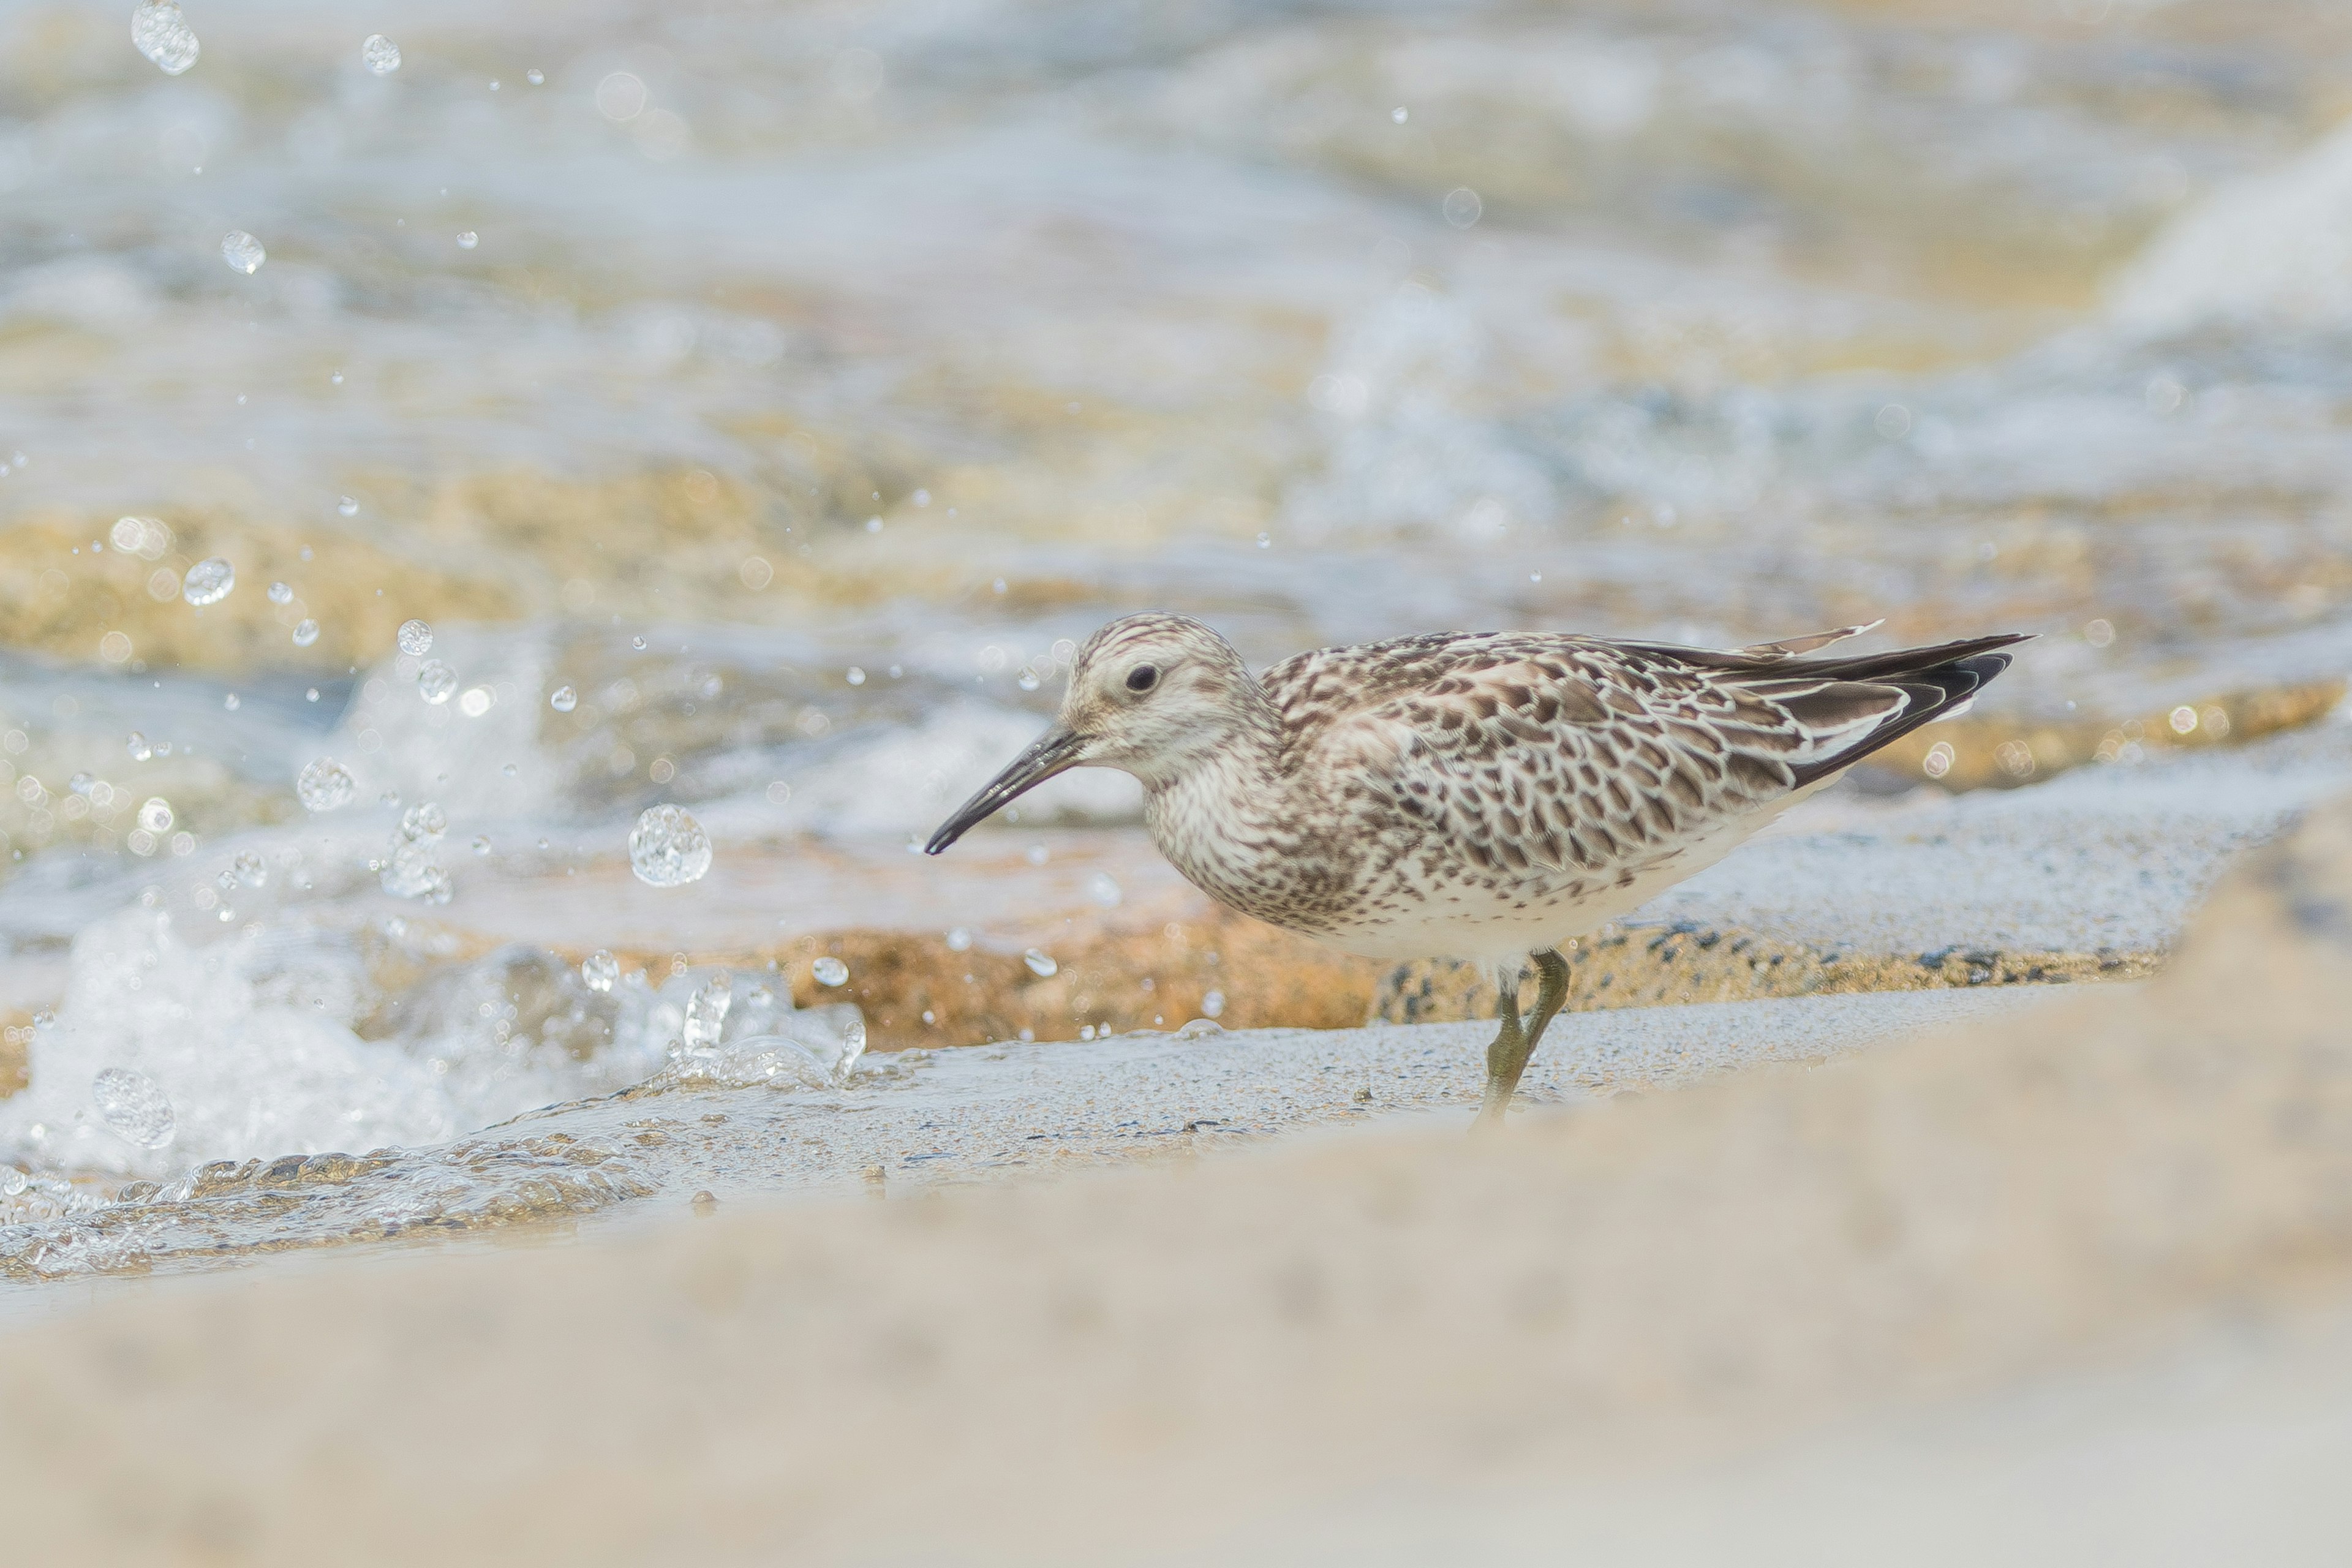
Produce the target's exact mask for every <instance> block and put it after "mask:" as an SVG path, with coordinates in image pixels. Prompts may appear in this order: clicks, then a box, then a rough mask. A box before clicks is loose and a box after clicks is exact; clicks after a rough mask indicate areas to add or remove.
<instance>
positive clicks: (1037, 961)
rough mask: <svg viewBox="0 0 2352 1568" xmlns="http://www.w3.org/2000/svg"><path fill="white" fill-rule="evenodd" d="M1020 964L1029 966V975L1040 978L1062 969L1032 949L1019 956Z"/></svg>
mask: <svg viewBox="0 0 2352 1568" xmlns="http://www.w3.org/2000/svg"><path fill="white" fill-rule="evenodd" d="M1021 962H1022V963H1025V964H1027V965H1028V966H1029V973H1032V974H1034V975H1038V976H1041V977H1042V976H1045V975H1048V974H1051V973H1054V972H1055V971H1056V970H1058V969H1060V968H1061V967H1062V966H1061V965H1060V964H1058V963H1055V962H1054V961H1053V960H1052V959H1050V958H1048V957H1046V956H1045V954H1044V953H1042V952H1038V951H1037V950H1036V949H1035V948H1034V947H1033V948H1031V949H1030V950H1029V951H1028V952H1024V953H1023V954H1022V955H1021Z"/></svg>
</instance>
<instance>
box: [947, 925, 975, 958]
mask: <svg viewBox="0 0 2352 1568" xmlns="http://www.w3.org/2000/svg"><path fill="white" fill-rule="evenodd" d="M948 951H949V952H970V951H971V930H970V929H969V928H967V927H964V926H958V927H956V928H955V929H954V930H953V931H950V932H948Z"/></svg>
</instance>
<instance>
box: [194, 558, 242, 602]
mask: <svg viewBox="0 0 2352 1568" xmlns="http://www.w3.org/2000/svg"><path fill="white" fill-rule="evenodd" d="M234 587H236V567H234V566H231V565H230V564H229V563H227V562H226V561H224V560H222V559H221V558H220V557H219V556H217V555H215V556H214V557H212V558H211V559H210V560H208V561H199V562H197V563H195V564H194V566H191V567H189V568H188V575H187V577H186V578H185V579H184V581H182V583H181V584H180V597H182V598H184V599H185V600H187V601H188V603H190V604H191V605H217V604H219V603H220V602H221V601H222V600H223V599H226V598H227V597H228V595H229V590H230V589H232V588H234Z"/></svg>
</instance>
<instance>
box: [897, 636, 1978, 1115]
mask: <svg viewBox="0 0 2352 1568" xmlns="http://www.w3.org/2000/svg"><path fill="white" fill-rule="evenodd" d="M1866 629H1868V628H1865V627H1853V626H1849V627H1844V628H1842V629H1840V630H1838V631H1835V632H1827V633H1822V634H1820V635H1818V636H1815V637H1801V638H1796V639H1792V640H1790V641H1788V642H1782V643H1770V644H1764V645H1760V646H1759V647H1749V648H1744V649H1741V650H1739V651H1738V652H1716V651H1712V650H1708V649H1703V648H1687V647H1670V646H1667V645H1664V644H1659V643H1642V642H1612V641H1608V640H1604V639H1601V638H1598V637H1576V636H1570V635H1566V634H1555V633H1542V632H1439V633H1433V634H1431V635H1428V636H1424V637H1399V638H1396V639H1394V640H1392V641H1389V642H1379V643H1368V644H1365V645H1362V646H1360V647H1339V648H1323V649H1319V650H1318V651H1316V652H1312V653H1303V654H1299V655H1297V657H1295V658H1288V659H1286V660H1284V661H1283V662H1282V663H1280V664H1277V665H1276V666H1275V667H1274V668H1271V669H1269V670H1267V671H1266V672H1265V675H1264V676H1263V677H1260V678H1255V679H1254V678H1252V677H1251V676H1250V674H1249V672H1248V670H1247V668H1246V667H1244V665H1243V663H1242V660H1241V658H1240V656H1239V655H1238V654H1236V653H1235V652H1234V649H1233V647H1232V646H1231V645H1230V644H1228V643H1227V642H1226V641H1225V640H1224V639H1223V637H1219V636H1218V635H1217V634H1216V633H1215V632H1214V631H1213V630H1211V629H1210V628H1209V627H1208V626H1203V625H1202V623H1200V622H1198V621H1195V620H1192V619H1191V618H1189V617H1187V616H1172V615H1141V616H1127V617H1126V618H1124V619H1121V620H1118V621H1114V622H1112V623H1111V624H1110V625H1108V626H1105V627H1103V628H1102V629H1101V630H1100V631H1098V632H1097V633H1096V634H1095V635H1094V637H1091V638H1089V639H1088V640H1087V644H1086V646H1085V647H1082V648H1080V649H1079V650H1078V653H1077V656H1076V659H1075V660H1074V662H1073V665H1072V668H1071V672H1070V686H1069V690H1068V693H1067V694H1066V697H1065V698H1064V700H1063V705H1062V712H1061V717H1060V721H1059V722H1058V723H1057V724H1056V725H1055V729H1054V730H1053V731H1049V732H1048V734H1047V735H1046V736H1045V738H1044V739H1042V740H1040V741H1039V742H1037V744H1036V745H1034V746H1033V747H1031V748H1030V750H1029V752H1025V753H1024V755H1023V756H1022V757H1021V758H1020V759H1018V760H1016V761H1015V763H1013V765H1012V766H1011V767H1009V768H1007V769H1006V770H1005V772H1004V773H1003V774H1001V775H1000V776H999V778H998V779H997V780H996V782H995V783H993V784H991V785H990V786H989V787H988V788H987V789H984V790H982V792H981V793H980V795H976V796H974V797H973V799H972V800H971V802H970V803H969V804H968V805H966V806H965V807H964V808H963V810H961V811H960V812H959V813H957V815H956V816H954V817H952V818H950V820H949V822H948V823H947V825H946V826H943V827H942V828H941V829H940V832H939V834H938V835H937V836H936V837H934V838H933V839H932V841H931V844H930V848H931V850H932V852H933V853H937V852H938V851H940V849H943V848H945V847H947V845H948V844H950V843H952V842H953V841H954V839H955V838H956V837H957V836H958V835H960V834H961V832H962V831H963V830H964V829H965V828H967V827H969V826H971V824H972V823H974V822H977V821H978V820H980V819H981V818H982V817H983V816H987V815H988V814H989V813H990V812H992V811H993V810H995V809H996V808H997V807H998V806H1000V805H1003V804H1004V803H1005V802H1006V801H1007V800H1010V799H1011V798H1012V797H1013V795H1018V794H1019V793H1020V792H1021V791H1022V790H1024V789H1026V788H1028V787H1029V786H1030V785H1031V784H1035V783H1037V782H1038V781H1039V780H1041V779H1044V778H1045V777H1049V776H1051V775H1052V774H1053V773H1058V772H1060V771H1062V769H1064V768H1066V767H1073V766H1082V765H1087V764H1090V763H1091V764H1098V765H1104V766H1110V767H1117V768H1122V769H1124V770H1126V771H1127V772H1129V773H1133V774H1135V775H1136V777H1137V778H1139V779H1140V780H1141V781H1142V783H1143V785H1144V799H1145V807H1144V811H1145V820H1146V822H1147V823H1148V824H1149V825H1150V829H1151V836H1152V838H1153V840H1154V841H1155V842H1156V843H1157V844H1158V845H1159V846H1160V850H1161V852H1162V853H1164V854H1165V855H1166V856H1167V857H1168V858H1169V859H1170V861H1171V862H1172V863H1173V864H1174V865H1175V866H1176V868H1178V869H1179V870H1181V871H1182V872H1183V873H1184V875H1185V876H1186V877H1187V878H1189V879H1191V880H1192V882H1193V883H1194V884H1195V885H1196V886H1198V887H1199V888H1201V889H1202V890H1203V891H1205V892H1207V893H1209V894H1210V895H1211V896H1212V897H1213V898H1215V899H1217V900H1220V901H1221V902H1223V903H1225V904H1228V905H1230V906H1232V907H1233V908H1234V909H1237V910H1242V911H1243V912H1244V913H1246V914H1251V915H1255V916H1257V917H1258V918H1260V919H1262V920H1265V921H1270V922H1272V923H1273V924H1275V925H1278V926H1282V927H1284V928H1286V929H1287V930H1290V931H1300V932H1303V933H1305V934H1306V935H1308V936H1311V937H1314V938H1316V939H1317V940H1318V941H1320V942H1326V943H1328V944H1329V945H1331V946H1333V947H1336V948H1339V949H1340V950H1341V951H1343V952H1354V953H1361V954H1364V955H1366V956H1370V957H1375V958H1399V959H1402V958H1419V957H1458V958H1468V959H1475V960H1479V961H1482V962H1486V963H1494V964H1496V965H1497V966H1498V967H1500V968H1502V969H1503V970H1504V971H1505V972H1506V973H1508V974H1510V975H1511V976H1513V977H1514V981H1513V987H1512V988H1513V990H1515V989H1516V976H1517V975H1518V973H1520V972H1521V971H1522V970H1523V969H1524V968H1525V967H1526V966H1527V965H1528V963H1529V961H1530V959H1529V955H1530V954H1537V955H1549V953H1550V952H1551V951H1552V950H1553V949H1555V948H1557V947H1558V946H1559V944H1560V943H1562V942H1566V941H1568V940H1569V939H1570V938H1572V937H1577V936H1580V935H1582V934H1584V933H1585V932H1587V931H1591V930H1593V929H1594V928H1595V927H1597V926H1599V925H1601V923H1603V922H1604V921H1609V920H1611V919H1612V918H1614V917H1615V916H1617V915H1620V914H1623V913H1625V912H1626V911H1627V910H1632V909H1633V908H1634V907H1636V906H1637V905H1639V904H1641V903H1643V902H1645V901H1646V900H1649V899H1650V898H1651V897H1653V896H1654V894H1655V893H1657V892H1658V891H1659V890H1660V889H1664V888H1666V887H1668V886H1671V885H1672V884H1674V883H1675V882H1678V881H1680V880H1682V879H1684V878H1685V877H1688V876H1690V875H1691V874H1693V873H1694V872H1696V871H1698V870H1700V869H1703V868H1706V866H1709V865H1711V864H1713V863H1714V862H1715V861H1717V859H1720V858H1722V857H1723V856H1724V855H1725V854H1727V853H1728V852H1729V851H1730V850H1731V849H1732V848H1734V847H1737V846H1738V844H1739V843H1740V841H1741V840H1743V839H1745V838H1746V837H1748V836H1749V835H1750V834H1752V833H1754V832H1755V831H1756V830H1757V829H1758V828H1759V827H1761V826H1764V824H1765V823H1767V822H1769V820H1771V818H1772V817H1773V816H1775V815H1777V814H1778V813H1779V812H1780V811H1781V810H1782V809H1784V808H1785V807H1787V806H1788V805H1790V803H1792V802H1793V801H1795V800H1797V799H1798V798H1800V797H1801V796H1802V795H1804V794H1805V793H1807V792H1808V791H1810V790H1811V789H1812V788H1814V787H1816V786H1818V785H1820V784H1823V783H1825V782H1827V781H1828V780H1829V779H1831V778H1832V777H1834V776H1835V775H1836V774H1837V773H1840V772H1841V771H1842V770H1843V769H1844V768H1846V767H1848V766H1850V765H1851V764H1852V763H1854V762H1855V761H1857V760H1859V759H1860V758H1862V757H1863V756H1864V755H1866V754H1868V753H1869V752H1872V751H1874V750H1876V749H1877V748H1878V747H1879V746H1882V745H1884V744H1885V743H1886V742H1889V741H1891V740H1893V739H1895V737H1896V736H1898V735H1901V734H1904V733H1906V732H1907V731H1910V730H1912V729H1914V728H1916V726H1918V725H1920V724H1923V723H1925V722H1927V721H1928V720H1930V719H1933V718H1936V717H1937V716H1938V715H1940V714H1943V713H1948V712H1949V711H1951V710H1953V709H1955V708H1956V707H1958V706H1959V705H1960V704H1962V703H1964V702H1966V701H1967V700H1969V698H1970V697H1971V696H1972V695H1973V694H1974V693H1975V691H1976V690H1977V689H1978V688H1979V686H1981V685H1982V684H1983V683H1984V682H1985V681H1987V680H1990V679H1992V678H1993V677H1994V676H1995V675H1998V674H1999V673H2000V671H2001V670H2002V669H2003V668H2007V666H2008V664H2009V658H2010V656H2009V655H2008V654H2006V653H2002V652H2000V651H1998V650H1999V649H2000V648H2002V647H2006V646H2008V645H2009V644H2011V643H2014V642H2017V641H2019V640H2021V639H2020V638H2018V637H1979V638H1975V639H1971V640H1969V641H1966V642H1957V643H1948V644H1945V645H1943V646H1941V647H1929V648H1909V649H1903V650H1900V651H1897V652H1893V653H1882V654H1868V655H1859V656H1853V657H1829V658H1808V657H1805V656H1807V655H1809V654H1812V653H1815V652H1816V651H1817V650H1819V649H1820V648H1822V647H1827V646H1829V645H1830V644H1832V643H1834V642H1837V641H1839V640H1841V639H1843V638H1845V637H1851V636H1853V635H1855V634H1856V633H1858V632H1860V631H1863V630H1866ZM1147 678H1148V679H1147ZM1557 964H1558V960H1557V959H1554V958H1549V957H1548V956H1547V957H1543V958H1541V959H1539V960H1538V968H1541V969H1543V970H1544V973H1545V975H1546V981H1547V995H1551V994H1553V993H1554V992H1555V991H1556V990H1557V989H1558V986H1556V985H1555V984H1553V982H1554V980H1555V978H1556V976H1555V973H1554V971H1555V969H1556V967H1557ZM1560 973H1563V974H1564V971H1562V972H1560ZM1554 1005H1556V1002H1555V1004H1554ZM1538 1014H1539V1015H1540V1016H1549V1015H1548V1013H1546V1012H1545V1011H1544V1008H1543V1006H1542V1005H1540V1004H1539V1005H1538ZM1516 1029H1517V1018H1516V1014H1513V1015H1512V1016H1511V1017H1510V1019H1509V1021H1508V1024H1507V1028H1506V1031H1505V1033H1506V1036H1507V1037H1509V1036H1512V1035H1513V1034H1514V1032H1515V1031H1516ZM1538 1032H1540V1026H1539V1025H1538ZM1527 1044H1528V1047H1529V1048H1531V1047H1532V1041H1531V1040H1530V1041H1528V1042H1527ZM1501 1045H1502V1042H1499V1041H1498V1047H1497V1048H1498V1050H1499V1049H1500V1048H1501ZM1515 1048H1516V1047H1515ZM1524 1058H1525V1052H1524V1051H1523V1050H1522V1051H1520V1052H1519V1060H1520V1061H1521V1062H1523V1061H1524ZM1505 1077H1506V1078H1507V1082H1503V1097H1504V1099H1505V1100H1507V1099H1508V1084H1509V1083H1511V1082H1516V1081H1517V1068H1516V1067H1513V1068H1511V1069H1510V1070H1509V1072H1508V1073H1507V1075H1505ZM1497 1081H1501V1080H1500V1079H1498V1080H1497ZM1490 1087H1491V1086H1490ZM1490 1109H1491V1107H1490Z"/></svg>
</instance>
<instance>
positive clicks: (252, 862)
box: [232, 849, 269, 888]
mask: <svg viewBox="0 0 2352 1568" xmlns="http://www.w3.org/2000/svg"><path fill="white" fill-rule="evenodd" d="M232 868H233V869H234V870H235V871H236V879H237V880H238V881H240V882H243V883H244V884H245V885H246V886H247V887H248V888H258V887H259V886H261V885H262V884H263V883H264V882H267V881H268V880H269V868H268V867H267V866H265V865H263V864H262V863H261V857H260V856H258V855H256V854H255V853H253V852H252V851H251V850H249V849H248V850H247V851H246V852H245V853H244V854H242V855H239V856H238V857H237V858H236V860H235V861H234V862H233V863H232Z"/></svg>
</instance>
